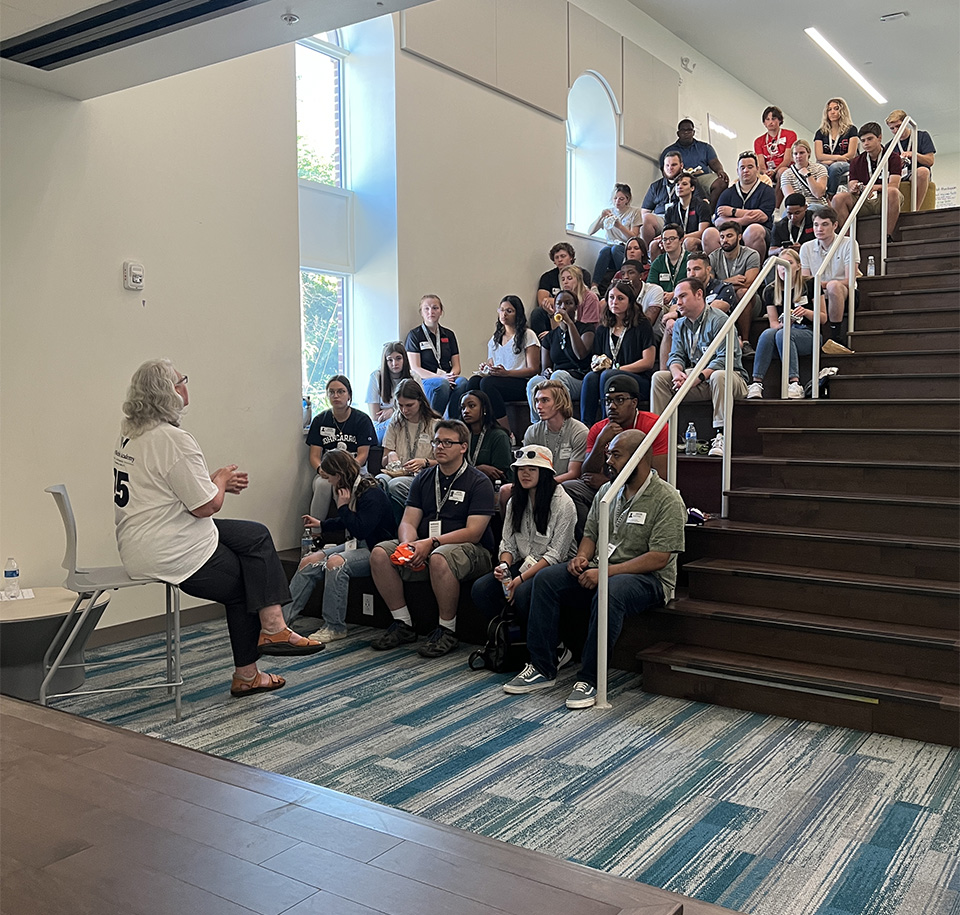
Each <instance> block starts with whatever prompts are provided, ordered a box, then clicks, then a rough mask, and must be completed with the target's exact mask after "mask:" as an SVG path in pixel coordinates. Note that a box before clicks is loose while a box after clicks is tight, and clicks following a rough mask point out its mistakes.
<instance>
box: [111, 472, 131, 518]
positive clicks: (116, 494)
mask: <svg viewBox="0 0 960 915" xmlns="http://www.w3.org/2000/svg"><path fill="white" fill-rule="evenodd" d="M113 501H114V502H116V503H117V505H118V506H119V507H120V508H123V507H124V506H125V505H126V504H127V503H128V502H129V501H130V474H129V473H127V472H126V471H123V470H117V469H116V468H114V469H113Z"/></svg>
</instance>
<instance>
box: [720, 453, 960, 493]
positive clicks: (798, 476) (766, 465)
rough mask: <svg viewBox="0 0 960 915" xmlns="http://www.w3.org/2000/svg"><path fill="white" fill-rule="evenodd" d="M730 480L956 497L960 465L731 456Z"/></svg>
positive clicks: (772, 486)
mask: <svg viewBox="0 0 960 915" xmlns="http://www.w3.org/2000/svg"><path fill="white" fill-rule="evenodd" d="M883 457H886V455H883ZM731 485H732V487H733V488H734V489H739V488H741V487H757V488H762V489H777V488H782V489H789V490H804V491H819V490H824V489H827V490H833V491H837V492H908V493H912V494H914V495H919V496H937V495H943V494H947V495H952V496H957V495H958V494H960V465H958V464H955V463H948V462H942V463H935V462H934V463H930V462H920V461H890V460H879V461H877V460H868V459H867V458H866V455H863V456H858V457H852V458H846V459H843V460H837V459H828V458H799V457H797V456H794V457H771V456H767V455H746V456H739V455H735V456H734V457H733V464H732V478H731Z"/></svg>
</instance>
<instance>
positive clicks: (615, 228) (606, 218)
mask: <svg viewBox="0 0 960 915" xmlns="http://www.w3.org/2000/svg"><path fill="white" fill-rule="evenodd" d="M632 199H633V192H632V191H631V190H630V185H629V184H615V185H614V186H613V197H612V201H613V206H612V207H607V208H606V209H605V210H602V211H601V213H600V215H599V216H598V217H597V218H596V219H595V220H594V221H593V222H592V223H591V225H590V228H589V229H588V230H587V235H593V234H594V233H595V232H597V231H598V230H599V229H600V227H601V226H602V227H603V231H604V235H605V237H606V240H607V247H605V248H603V249H602V250H601V251H600V254H599V256H598V257H597V263H596V266H595V267H594V268H593V282H594V284H595V285H596V286H597V288H598V290H599V293H600V295H601V296H603V295H606V291H607V287H608V286H609V284H610V278H611V277H612V276H613V275H614V273H616V272H617V270H619V269H620V265H621V264H622V263H623V259H624V245H625V244H626V243H627V242H628V241H629V240H630V239H631V238H633V237H635V236H637V235H639V234H640V222H641V219H642V216H641V215H640V208H639V207H635V206H631V205H630V201H631V200H632Z"/></svg>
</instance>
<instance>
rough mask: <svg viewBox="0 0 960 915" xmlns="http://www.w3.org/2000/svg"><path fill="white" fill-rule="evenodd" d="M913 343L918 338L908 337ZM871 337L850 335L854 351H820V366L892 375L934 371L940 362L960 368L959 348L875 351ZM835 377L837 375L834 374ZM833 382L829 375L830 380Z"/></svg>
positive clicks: (850, 372) (845, 371)
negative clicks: (872, 348)
mask: <svg viewBox="0 0 960 915" xmlns="http://www.w3.org/2000/svg"><path fill="white" fill-rule="evenodd" d="M912 342H913V345H914V346H917V345H919V341H917V340H914V341H912ZM876 345H877V344H876V342H875V341H872V340H871V341H869V343H868V344H867V345H863V338H862V337H861V336H860V335H857V336H855V337H854V336H851V338H850V342H849V346H850V348H851V349H854V350H856V352H854V353H821V354H820V367H821V368H826V367H827V366H828V365H835V366H836V367H837V368H838V369H840V375H844V376H846V375H894V374H897V373H900V372H902V373H905V374H912V375H915V374H921V375H935V374H937V373H938V370H939V369H941V368H943V367H944V366H948V365H954V364H956V365H957V366H958V368H960V351H957V350H947V351H945V352H935V351H934V352H924V351H922V350H908V351H896V350H894V351H892V352H885V351H879V352H878V351H875V350H871V348H870V347H871V346H876ZM837 377H839V376H837ZM830 384H831V385H832V384H833V379H831V380H830Z"/></svg>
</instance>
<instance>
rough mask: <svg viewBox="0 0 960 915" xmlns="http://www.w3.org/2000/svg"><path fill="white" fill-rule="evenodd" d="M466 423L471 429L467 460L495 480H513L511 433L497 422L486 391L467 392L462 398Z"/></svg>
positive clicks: (461, 410) (462, 411) (462, 410)
mask: <svg viewBox="0 0 960 915" xmlns="http://www.w3.org/2000/svg"><path fill="white" fill-rule="evenodd" d="M460 412H461V414H462V415H463V422H464V425H466V427H467V428H468V429H469V430H470V441H469V448H468V449H467V461H468V462H469V463H470V464H472V465H473V466H474V467H476V468H477V470H479V471H481V472H482V473H485V474H486V475H487V476H488V477H489V478H490V480H491V481H492V482H494V483H496V482H497V480H500V481H501V482H505V481H507V480H509V479H510V459H511V454H512V452H511V448H510V436H509V435H508V434H507V433H506V432H505V431H504V430H503V429H502V428H500V426H498V425H497V422H496V420H495V419H494V416H493V409H492V408H491V406H490V398H489V397H487V395H486V394H484V393H483V391H467V393H466V394H464V395H463V399H462V400H461V401H460Z"/></svg>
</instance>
